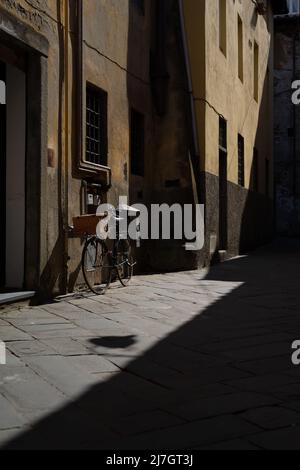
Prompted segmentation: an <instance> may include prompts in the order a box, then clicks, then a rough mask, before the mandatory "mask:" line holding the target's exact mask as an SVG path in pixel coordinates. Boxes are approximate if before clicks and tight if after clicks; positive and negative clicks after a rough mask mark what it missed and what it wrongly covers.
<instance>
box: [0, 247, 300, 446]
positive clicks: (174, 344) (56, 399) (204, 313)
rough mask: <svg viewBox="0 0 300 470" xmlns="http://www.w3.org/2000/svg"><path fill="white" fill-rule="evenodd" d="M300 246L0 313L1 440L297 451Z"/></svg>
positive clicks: (263, 251)
mask: <svg viewBox="0 0 300 470" xmlns="http://www.w3.org/2000/svg"><path fill="white" fill-rule="evenodd" d="M299 248H300V245H299V242H298V241H293V240H279V241H277V242H275V243H274V244H273V245H270V246H267V247H265V248H262V249H260V250H258V251H256V252H254V253H252V254H251V255H249V256H244V257H239V258H236V259H233V260H231V261H228V262H226V263H223V264H221V265H218V266H215V267H212V268H211V270H209V271H205V270H199V271H191V272H182V273H176V274H167V275H152V276H137V277H135V278H134V279H133V281H132V284H131V285H130V286H129V287H128V288H127V289H119V288H117V287H113V288H112V289H111V290H110V291H109V292H108V294H107V295H105V296H99V297H96V296H92V295H86V296H85V295H81V296H78V295H77V296H76V295H75V296H70V297H66V298H65V299H63V300H61V301H59V302H54V303H51V304H47V305H41V306H38V307H23V308H19V309H17V308H16V307H13V306H12V307H11V308H10V309H9V310H8V311H7V310H6V311H4V310H2V311H0V318H1V319H0V338H1V340H2V341H4V342H5V344H6V347H7V362H8V363H7V365H6V366H1V367H0V383H1V391H0V416H1V421H0V442H1V447H2V448H3V449H7V448H8V449H39V448H41V449H47V448H49V449H106V450H107V449H108V450H109V449H118V450H122V449H132V448H134V449H144V450H145V449H157V450H159V449H235V450H237V449H244V450H247V449H253V450H254V449H295V448H298V447H299V439H300V398H299V395H300V366H299V367H297V366H295V365H293V364H292V360H291V358H292V353H293V351H292V349H291V346H292V343H293V342H294V341H295V340H300V318H299V307H300V298H299V285H300V269H299V266H300V250H299Z"/></svg>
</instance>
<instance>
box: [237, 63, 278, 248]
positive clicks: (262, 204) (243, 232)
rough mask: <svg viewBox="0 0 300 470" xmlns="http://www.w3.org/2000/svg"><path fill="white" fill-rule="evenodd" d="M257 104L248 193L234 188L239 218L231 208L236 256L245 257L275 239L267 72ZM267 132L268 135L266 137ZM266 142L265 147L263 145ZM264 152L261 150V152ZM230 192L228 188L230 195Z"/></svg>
mask: <svg viewBox="0 0 300 470" xmlns="http://www.w3.org/2000/svg"><path fill="white" fill-rule="evenodd" d="M261 93H262V96H261V101H260V103H259V116H258V125H257V130H256V136H255V147H254V148H253V161H252V165H251V170H250V189H249V191H245V190H244V189H243V188H241V187H236V188H235V191H236V193H237V198H236V200H240V201H241V202H242V204H244V207H243V212H242V214H240V213H239V207H238V206H235V205H234V203H233V205H232V211H234V212H235V213H236V215H237V221H236V222H237V223H238V219H239V218H240V221H241V222H240V224H241V225H240V238H239V252H240V253H245V252H248V251H249V250H253V249H255V248H257V247H258V246H261V245H264V244H266V243H268V242H270V241H271V240H272V239H273V237H274V235H275V224H274V204H275V203H274V191H273V180H274V172H273V154H272V153H271V151H272V148H273V142H272V141H271V138H272V134H273V116H272V113H271V111H270V110H271V109H272V105H271V100H272V98H273V87H272V81H271V80H270V77H269V71H268V69H267V73H266V76H265V79H264V82H263V88H262V91H261ZM268 131H269V133H268ZM266 139H267V142H268V140H269V142H268V143H266ZM262 149H263V150H262ZM231 190H232V188H229V194H231Z"/></svg>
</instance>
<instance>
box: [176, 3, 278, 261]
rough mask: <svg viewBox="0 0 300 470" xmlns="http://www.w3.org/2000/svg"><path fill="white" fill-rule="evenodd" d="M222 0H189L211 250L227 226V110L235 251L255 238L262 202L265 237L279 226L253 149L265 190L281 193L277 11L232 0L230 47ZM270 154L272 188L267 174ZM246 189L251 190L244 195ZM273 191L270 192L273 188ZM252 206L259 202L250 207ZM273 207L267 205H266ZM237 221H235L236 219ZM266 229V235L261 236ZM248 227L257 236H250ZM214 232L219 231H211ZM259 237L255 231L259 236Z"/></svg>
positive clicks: (187, 20)
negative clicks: (223, 141)
mask: <svg viewBox="0 0 300 470" xmlns="http://www.w3.org/2000/svg"><path fill="white" fill-rule="evenodd" d="M220 3H221V2H220V1H219V0H208V1H206V0H201V1H198V0H185V1H184V14H185V24H186V30H187V39H188V48H189V59H190V66H191V74H192V81H193V93H194V100H195V109H196V116H197V125H198V138H199V147H200V159H201V161H200V166H201V170H202V172H203V173H205V174H204V175H202V176H201V181H202V185H203V186H204V193H205V203H206V229H207V243H206V245H207V246H206V251H207V253H208V251H209V245H210V243H211V239H214V237H215V236H217V237H218V233H219V210H218V208H219V204H218V201H219V181H218V179H219V118H220V117H223V118H224V119H225V120H226V121H227V178H228V182H229V183H230V184H228V188H227V191H228V193H227V201H226V204H227V206H228V207H227V224H228V230H227V235H228V246H227V256H231V255H233V254H237V253H239V252H240V251H244V250H245V249H247V247H249V248H250V247H252V246H255V240H253V236H252V235H251V236H250V233H252V232H253V226H248V225H247V224H250V225H251V224H254V222H251V220H250V219H251V218H250V217H248V212H249V211H250V212H251V213H253V208H252V206H255V205H256V204H257V211H258V212H260V211H261V214H260V217H259V219H260V221H263V220H264V219H265V220H266V224H265V226H264V227H261V226H260V225H258V224H254V225H255V227H254V231H256V233H257V237H256V238H257V244H259V243H261V240H262V239H268V237H269V236H270V233H271V232H272V203H271V201H269V203H268V202H266V204H260V203H259V200H258V199H259V198H257V197H256V191H255V192H254V191H253V186H252V181H253V154H254V148H256V149H257V154H258V193H259V194H260V195H261V197H262V198H264V197H265V198H266V199H269V198H272V197H273V186H272V156H273V115H272V113H273V110H272V90H273V72H272V71H273V40H272V32H273V16H272V11H271V7H270V4H269V3H270V2H268V11H267V13H266V14H265V15H258V14H257V11H256V7H255V5H254V3H253V2H252V1H251V0H247V1H243V2H241V1H226V43H227V44H226V52H225V54H224V52H223V51H222V50H221V48H220V17H221V19H222V21H223V24H224V23H225V20H224V15H223V16H222V14H221V15H220V10H219V7H220ZM238 15H239V17H240V19H241V20H242V24H243V80H241V79H240V78H239V73H238V71H239V61H238V57H239V53H238V43H239V41H238ZM255 42H256V43H257V45H258V46H259V67H258V70H259V74H258V77H259V79H258V90H259V92H258V100H256V99H255V97H254V45H255ZM238 134H240V135H241V136H242V137H243V138H244V143H245V187H244V188H241V187H240V186H238ZM266 160H269V172H270V173H269V177H268V180H269V188H268V189H267V187H266V186H267V185H266V181H267V175H266V168H267V163H266ZM241 192H242V193H243V194H244V196H243V197H241ZM266 193H267V194H266ZM250 207H251V210H250ZM266 210H267V212H265V211H266ZM232 224H233V226H232ZM261 231H263V233H264V235H263V236H261V233H260V232H261ZM247 232H248V233H249V240H248V242H247ZM211 237H212V238H211ZM254 238H255V237H254Z"/></svg>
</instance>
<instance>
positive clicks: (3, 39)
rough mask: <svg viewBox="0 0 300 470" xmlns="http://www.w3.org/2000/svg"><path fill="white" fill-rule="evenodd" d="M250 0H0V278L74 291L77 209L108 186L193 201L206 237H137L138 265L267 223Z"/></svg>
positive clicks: (222, 245) (249, 234)
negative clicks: (191, 242)
mask: <svg viewBox="0 0 300 470" xmlns="http://www.w3.org/2000/svg"><path fill="white" fill-rule="evenodd" d="M254 3H255V2H254ZM254 3H253V2H252V1H251V0H246V1H243V2H240V1H235V2H231V1H227V0H224V1H219V0H208V1H205V0H182V1H178V0H164V1H163V2H162V1H161V0H61V1H56V0H30V2H29V1H27V0H9V1H8V0H0V82H1V84H2V85H1V87H2V88H3V83H4V84H5V86H4V91H3V89H2V88H1V89H0V100H2V101H1V102H2V104H1V105H0V127H1V129H0V133H1V136H2V139H0V153H1V159H0V165H1V166H0V177H1V182H0V184H1V188H2V189H1V201H0V212H1V219H2V220H5V224H3V225H2V227H1V230H0V250H1V257H0V259H1V273H0V287H2V289H3V288H4V289H6V290H8V289H12V288H14V289H26V290H32V291H38V292H39V294H40V298H41V299H43V298H46V297H48V296H50V295H57V294H61V293H66V292H72V291H73V290H74V289H76V288H77V286H78V285H80V284H81V283H82V277H81V272H80V261H81V250H82V243H83V240H81V239H79V238H76V237H74V236H73V234H72V232H71V231H70V226H71V225H72V220H73V217H75V216H78V215H80V214H87V213H94V212H95V211H96V208H97V204H98V203H99V202H108V203H111V204H113V205H116V204H117V202H118V197H119V196H127V197H128V198H129V202H130V203H131V204H133V203H144V204H146V205H148V206H150V205H151V204H163V203H167V204H169V205H172V204H174V203H180V204H193V205H195V204H196V203H198V202H200V203H203V204H205V208H206V242H205V248H204V249H203V250H201V252H187V251H185V249H184V246H183V243H182V241H161V240H160V241H159V240H157V241H149V242H146V241H145V242H143V243H142V248H141V249H140V250H139V251H138V253H137V257H138V260H139V267H140V268H139V269H140V270H141V271H172V270H176V269H192V268H196V267H199V266H203V265H205V264H209V263H210V262H211V259H212V258H214V257H217V258H221V259H222V258H226V257H230V256H233V255H237V254H239V253H240V252H242V251H245V250H247V249H249V248H252V247H254V246H257V245H259V244H261V243H262V242H264V241H266V240H267V239H268V238H269V237H270V234H271V232H272V208H273V202H272V196H273V188H272V167H273V164H272V129H273V124H272V86H273V63H272V47H273V44H272V30H273V20H272V9H271V4H270V2H265V3H264V4H262V2H258V3H259V4H257V5H255V4H254ZM2 92H3V93H2Z"/></svg>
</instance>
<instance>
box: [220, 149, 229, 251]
mask: <svg viewBox="0 0 300 470" xmlns="http://www.w3.org/2000/svg"><path fill="white" fill-rule="evenodd" d="M219 172H220V174H219V199H220V200H219V240H220V241H219V245H220V246H219V248H220V250H224V251H226V250H227V242H228V239H227V230H228V221H227V197H228V195H227V153H226V152H223V151H222V150H220V152H219Z"/></svg>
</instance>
